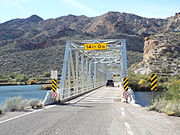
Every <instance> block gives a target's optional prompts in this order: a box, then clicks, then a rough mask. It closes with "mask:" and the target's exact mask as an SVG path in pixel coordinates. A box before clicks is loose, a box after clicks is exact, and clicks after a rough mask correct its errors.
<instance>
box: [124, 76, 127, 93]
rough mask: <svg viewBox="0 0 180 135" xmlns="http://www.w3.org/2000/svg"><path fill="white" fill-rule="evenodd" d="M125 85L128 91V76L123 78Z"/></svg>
mask: <svg viewBox="0 0 180 135" xmlns="http://www.w3.org/2000/svg"><path fill="white" fill-rule="evenodd" d="M123 86H124V90H125V91H127V90H128V78H124V79H123Z"/></svg>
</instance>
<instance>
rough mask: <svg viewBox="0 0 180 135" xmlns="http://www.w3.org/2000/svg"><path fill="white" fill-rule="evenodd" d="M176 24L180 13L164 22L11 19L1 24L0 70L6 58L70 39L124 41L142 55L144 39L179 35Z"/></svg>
mask: <svg viewBox="0 0 180 135" xmlns="http://www.w3.org/2000/svg"><path fill="white" fill-rule="evenodd" d="M179 24H180V14H179V13H177V14H175V16H172V17H169V18H166V19H155V18H145V17H141V16H138V15H134V14H128V13H120V12H108V13H106V14H103V15H100V16H97V17H86V16H84V15H82V16H75V15H68V16H62V17H59V18H55V19H47V20H43V19H42V18H41V17H39V16H37V15H32V16H31V17H29V18H26V19H13V20H10V21H7V22H5V23H1V24H0V60H1V62H0V66H1V67H2V68H3V67H4V66H7V65H6V64H8V63H7V61H8V60H7V59H6V58H5V59H2V57H3V58H4V56H6V55H9V54H12V55H13V54H16V55H17V53H19V55H21V52H24V51H33V50H37V49H46V48H49V49H51V47H54V46H64V45H65V43H66V40H73V39H96V38H101V39H102V38H103V39H108V38H117V39H121V38H124V39H126V40H127V49H128V50H129V51H136V52H143V47H144V44H143V41H144V37H146V36H149V35H152V34H156V33H166V32H180V25H179ZM61 53H64V52H61ZM14 59H16V58H14ZM47 59H48V58H47ZM12 61H13V60H12ZM2 63H3V64H2ZM0 72H1V73H6V72H8V73H9V72H11V71H10V69H9V71H5V72H4V70H2V69H1V71H0ZM19 72H21V70H19ZM22 72H24V71H22ZM38 72H39V71H38Z"/></svg>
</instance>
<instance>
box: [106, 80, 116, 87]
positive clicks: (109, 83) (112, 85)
mask: <svg viewBox="0 0 180 135" xmlns="http://www.w3.org/2000/svg"><path fill="white" fill-rule="evenodd" d="M108 86H111V87H114V81H113V80H107V82H106V87H108Z"/></svg>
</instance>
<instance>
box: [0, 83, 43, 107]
mask: <svg viewBox="0 0 180 135" xmlns="http://www.w3.org/2000/svg"><path fill="white" fill-rule="evenodd" d="M40 88H41V85H14V86H0V106H2V105H3V104H4V102H5V100H7V99H8V98H11V97H16V96H21V97H23V98H24V99H32V98H36V99H39V100H43V99H44V97H45V95H46V92H47V91H43V90H41V89H40Z"/></svg>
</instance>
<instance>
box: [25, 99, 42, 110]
mask: <svg viewBox="0 0 180 135" xmlns="http://www.w3.org/2000/svg"><path fill="white" fill-rule="evenodd" d="M28 105H29V106H31V107H32V108H35V107H39V105H40V101H39V100H38V99H35V98H33V99H31V100H29V101H28ZM41 107H42V106H41Z"/></svg>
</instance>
